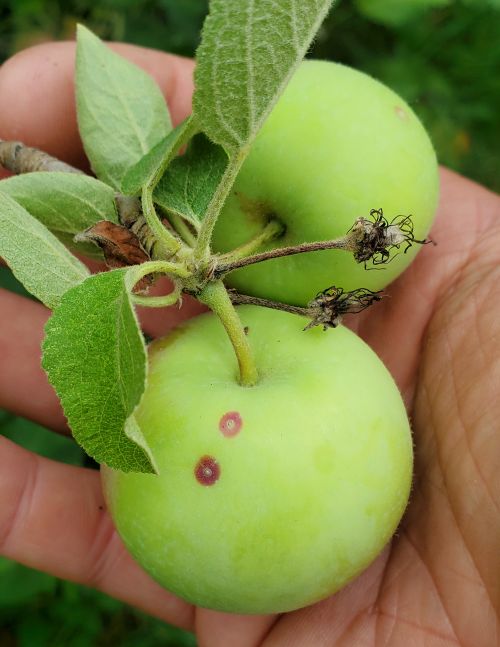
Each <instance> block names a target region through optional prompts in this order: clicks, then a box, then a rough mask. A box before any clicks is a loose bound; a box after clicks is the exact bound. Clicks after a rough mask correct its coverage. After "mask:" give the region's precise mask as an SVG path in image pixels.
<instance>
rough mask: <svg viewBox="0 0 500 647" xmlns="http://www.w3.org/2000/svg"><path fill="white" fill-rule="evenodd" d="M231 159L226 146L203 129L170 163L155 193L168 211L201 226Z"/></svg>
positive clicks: (156, 197)
mask: <svg viewBox="0 0 500 647" xmlns="http://www.w3.org/2000/svg"><path fill="white" fill-rule="evenodd" d="M227 163H228V158H227V155H226V153H225V151H224V149H223V148H222V147H221V146H219V145H217V144H214V143H212V142H211V141H210V140H209V139H208V138H207V137H206V136H205V135H204V134H203V133H200V134H198V135H196V136H195V137H194V138H193V139H192V140H191V142H190V144H189V147H188V149H187V151H186V153H185V154H184V155H181V156H180V157H177V158H176V159H174V161H173V162H172V163H171V164H170V166H169V167H168V169H167V171H166V173H164V175H163V177H162V178H161V180H160V182H159V184H158V186H157V187H156V190H155V192H154V194H153V199H154V201H155V202H156V203H157V204H159V205H160V207H162V208H163V209H165V210H166V211H167V212H168V213H170V214H174V215H177V216H180V217H181V218H184V219H186V220H188V221H189V222H191V224H193V225H194V226H195V227H198V226H199V224H200V222H201V220H202V219H203V216H204V215H205V212H206V210H207V207H208V205H209V203H210V200H211V199H212V196H213V194H214V192H215V190H216V188H217V186H218V184H219V182H220V181H221V178H222V176H223V174H224V171H225V169H226V166H227Z"/></svg>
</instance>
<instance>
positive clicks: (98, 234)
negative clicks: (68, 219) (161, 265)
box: [75, 220, 152, 292]
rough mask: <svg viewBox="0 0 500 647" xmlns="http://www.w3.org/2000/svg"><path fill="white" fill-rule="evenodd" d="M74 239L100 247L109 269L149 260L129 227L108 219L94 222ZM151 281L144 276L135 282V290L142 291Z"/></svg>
mask: <svg viewBox="0 0 500 647" xmlns="http://www.w3.org/2000/svg"><path fill="white" fill-rule="evenodd" d="M75 241H76V242H92V243H94V244H95V245H97V246H98V247H100V248H101V249H102V251H103V254H104V260H105V262H106V266H107V267H108V268H110V269H114V268H117V267H128V266H130V265H139V264H141V263H144V262H145V261H149V260H150V257H149V255H148V254H147V253H146V252H145V251H144V249H143V248H142V246H141V243H140V241H139V239H138V238H137V236H136V235H135V234H134V233H133V232H132V231H130V229H127V227H124V226H123V225H117V224H115V223H114V222H110V221H109V220H100V221H99V222H96V223H95V225H92V227H89V228H88V229H86V230H85V231H84V232H82V233H81V234H78V235H77V236H75ZM151 282H152V280H151V278H150V277H144V279H142V280H141V281H140V282H139V283H138V284H137V286H136V288H135V291H136V292H137V291H141V292H142V291H144V290H145V289H146V288H147V287H148V286H149V285H151Z"/></svg>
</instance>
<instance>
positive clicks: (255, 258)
mask: <svg viewBox="0 0 500 647" xmlns="http://www.w3.org/2000/svg"><path fill="white" fill-rule="evenodd" d="M325 249H343V250H345V251H349V252H352V251H354V249H355V248H354V246H353V237H352V236H351V235H350V234H348V235H347V236H342V237H341V238H336V239H335V240H320V241H317V242H313V243H301V244H300V245H291V246H289V247H277V248H276V249H270V250H268V251H266V252H261V253H260V254H253V255H252V256H246V257H244V258H239V259H236V260H234V261H233V260H231V261H230V262H228V263H224V262H222V263H221V264H219V265H218V266H217V267H216V269H215V272H214V276H215V278H220V277H221V276H224V275H226V274H229V272H234V270H238V269H240V268H242V267H246V266H247V265H253V264H254V263H262V261H268V260H270V259H272V258H281V257H282V256H292V255H293V254H303V253H305V252H319V251H322V250H325ZM222 260H223V261H224V257H222Z"/></svg>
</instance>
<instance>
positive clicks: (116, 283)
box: [42, 269, 154, 472]
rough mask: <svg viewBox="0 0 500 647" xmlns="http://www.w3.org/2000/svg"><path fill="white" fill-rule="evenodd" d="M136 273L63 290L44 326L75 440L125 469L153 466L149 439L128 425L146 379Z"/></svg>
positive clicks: (46, 351)
mask: <svg viewBox="0 0 500 647" xmlns="http://www.w3.org/2000/svg"><path fill="white" fill-rule="evenodd" d="M130 271H131V270H129V269H119V270H113V271H111V272H104V273H101V274H96V275H94V276H91V277H89V278H88V279H87V280H86V281H84V282H83V283H82V284H81V285H79V286H77V287H76V288H74V289H72V290H70V291H69V292H67V293H66V294H65V295H64V297H63V299H62V301H61V305H60V306H59V307H58V308H57V309H56V310H55V311H54V313H53V315H52V317H51V318H50V319H49V321H48V323H47V325H46V328H45V332H46V338H45V341H44V343H43V361H42V365H43V367H44V369H45V370H46V372H47V375H48V377H49V381H50V383H51V384H52V386H53V387H54V388H55V390H56V392H57V394H58V395H59V398H60V400H61V403H62V406H63V410H64V413H65V415H66V418H67V419H68V423H69V425H70V427H71V430H72V432H73V435H74V437H75V440H76V441H77V442H78V443H79V444H80V445H81V446H82V447H83V449H84V450H85V451H86V452H87V453H88V454H89V455H90V456H92V458H94V459H95V460H96V461H98V462H99V463H105V464H107V465H109V466H110V467H114V468H115V469H120V470H122V471H124V472H130V471H135V472H152V471H154V468H153V467H152V464H151V460H150V458H149V452H148V451H146V450H145V446H146V443H145V440H144V439H143V438H141V444H138V441H137V440H136V439H137V438H139V432H138V430H137V428H136V427H137V425H136V423H135V424H134V421H132V422H129V423H127V420H128V419H129V418H130V416H131V415H132V414H133V412H134V410H135V408H136V407H137V405H138V404H139V400H140V399H141V396H142V393H143V391H144V387H145V381H146V348H145V344H144V339H143V336H142V334H141V332H140V330H139V325H138V322H137V317H136V315H135V311H134V308H133V306H132V303H131V298H130V290H131V288H132V285H129V280H128V274H129V272H130ZM126 426H127V432H128V435H127V432H126V431H125V427H126ZM129 436H130V437H132V438H133V440H131V439H130V437H129Z"/></svg>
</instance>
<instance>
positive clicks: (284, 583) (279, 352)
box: [102, 306, 412, 613]
mask: <svg viewBox="0 0 500 647" xmlns="http://www.w3.org/2000/svg"><path fill="white" fill-rule="evenodd" d="M238 311H239V313H240V315H241V317H242V320H243V322H244V324H245V325H246V326H248V327H249V332H248V335H249V339H250V342H251V344H252V348H253V351H254V353H255V357H256V362H257V366H258V368H259V371H260V379H259V382H258V383H257V385H256V386H254V387H242V386H240V385H239V384H238V383H237V379H236V376H237V365H236V361H235V356H234V352H233V350H232V347H231V346H230V344H229V341H228V339H227V336H226V333H225V331H224V329H223V327H222V325H221V324H220V322H219V321H218V319H217V318H216V317H215V316H214V315H211V314H208V315H202V316H201V317H198V318H196V319H195V320H191V321H190V322H188V323H187V324H185V325H183V326H182V327H180V328H178V329H176V330H175V331H174V332H173V333H171V334H170V335H169V336H168V337H166V338H164V339H163V340H160V341H158V342H155V343H153V345H152V346H151V349H150V369H149V377H148V386H147V389H146V392H145V395H144V398H143V400H142V402H141V405H140V407H139V409H138V412H137V419H138V421H139V424H140V425H141V428H142V431H143V433H144V435H145V436H146V438H147V441H148V443H149V445H150V447H151V448H152V451H153V454H154V456H155V459H156V462H157V464H158V468H159V475H158V476H157V475H152V474H138V473H123V472H119V471H114V470H111V469H109V468H107V467H103V469H102V477H103V485H104V492H105V496H106V500H107V503H108V506H109V510H110V512H111V515H112V517H113V519H114V522H115V524H116V527H117V529H118V532H119V534H120V535H121V537H122V538H123V540H124V542H125V544H126V546H127V548H128V549H129V551H130V552H131V554H132V555H133V556H134V557H135V559H136V560H137V561H138V562H139V563H140V564H141V565H142V566H143V568H144V569H145V570H146V571H148V572H149V573H150V575H151V576H152V577H153V578H154V579H155V580H157V581H158V582H159V583H160V584H162V585H163V586H164V587H165V588H166V589H168V590H169V591H172V592H173V593H175V594H177V595H178V596H180V597H182V598H184V599H185V600H187V601H188V602H191V603H193V604H197V605H200V606H202V607H207V608H211V609H218V610H221V611H228V612H237V613H273V612H274V613H276V612H284V611H289V610H292V609H296V608H298V607H302V606H305V605H308V604H310V603H313V602H315V601H317V600H320V599H322V598H324V597H326V596H328V595H330V594H332V593H334V592H335V591H336V590H338V589H339V588H340V587H342V586H343V585H344V584H345V583H346V582H348V581H349V580H350V579H352V578H353V577H354V576H355V575H357V574H358V573H359V572H360V571H362V570H363V569H364V568H365V567H366V566H367V565H368V564H369V563H370V562H371V561H372V560H373V559H374V558H375V557H376V555H377V554H378V553H379V552H380V551H381V549H382V548H383V546H384V545H385V544H386V542H387V541H388V540H389V538H390V537H391V535H392V534H393V532H394V530H395V528H396V526H397V524H398V522H399V520H400V518H401V515H402V514H403V511H404V509H405V506H406V503H407V499H408V495H409V490H410V483H411V474H412V441H411V434H410V428H409V423H408V419H407V416H406V412H405V408H404V405H403V402H402V400H401V396H400V394H399V392H398V389H397V388H396V386H395V384H394V382H393V380H392V378H391V376H390V374H389V373H388V371H387V369H386V368H385V367H384V366H383V364H382V363H381V362H380V360H379V359H378V358H377V356H376V355H375V354H374V353H373V351H371V349H370V348H369V347H368V346H367V345H366V344H365V343H364V342H362V341H361V340H360V339H359V338H358V337H357V336H356V335H355V334H354V333H352V332H350V331H349V330H347V329H346V328H343V327H339V328H337V329H336V330H334V331H328V332H324V331H322V330H321V329H319V328H315V329H312V330H309V331H307V332H302V328H303V327H304V325H305V323H306V321H305V320H303V319H302V318H300V317H297V316H296V315H291V314H287V313H283V312H276V311H269V310H264V309H262V308H256V307H252V306H250V307H248V306H247V307H242V308H238ZM207 457H211V459H214V460H215V461H216V462H217V465H216V466H215V467H216V469H217V470H219V473H218V474H217V473H216V472H215V471H213V470H212V472H211V474H210V471H209V472H208V473H207V474H208V477H209V478H208V480H210V475H211V477H212V480H214V482H213V483H212V484H211V485H207V484H202V483H200V482H199V481H198V479H197V475H198V477H199V476H200V459H204V460H205V463H206V462H207V460H208V459H207ZM212 467H213V463H212ZM201 476H202V477H203V473H202V474H201ZM205 476H206V475H205ZM217 476H218V478H216V477H217Z"/></svg>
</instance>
